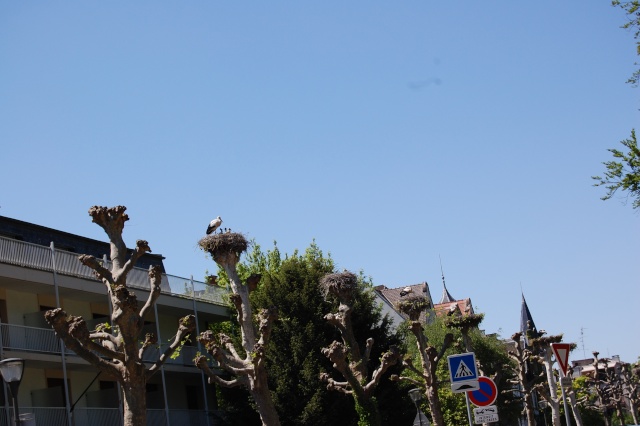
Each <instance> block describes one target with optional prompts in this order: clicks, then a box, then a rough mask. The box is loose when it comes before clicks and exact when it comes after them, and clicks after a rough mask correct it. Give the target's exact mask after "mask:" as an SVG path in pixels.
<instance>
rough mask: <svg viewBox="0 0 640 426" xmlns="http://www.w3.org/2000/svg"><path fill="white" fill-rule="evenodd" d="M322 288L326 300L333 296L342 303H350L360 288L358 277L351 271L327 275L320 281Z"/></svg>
mask: <svg viewBox="0 0 640 426" xmlns="http://www.w3.org/2000/svg"><path fill="white" fill-rule="evenodd" d="M320 286H321V287H322V290H323V292H324V297H325V298H326V297H327V296H328V295H329V294H331V295H333V296H336V297H337V298H338V300H340V301H341V302H342V301H349V300H351V298H352V297H353V294H354V292H355V291H356V289H357V288H358V277H357V276H356V274H354V273H353V272H349V271H344V272H339V273H336V274H327V275H325V276H324V277H322V278H321V279H320Z"/></svg>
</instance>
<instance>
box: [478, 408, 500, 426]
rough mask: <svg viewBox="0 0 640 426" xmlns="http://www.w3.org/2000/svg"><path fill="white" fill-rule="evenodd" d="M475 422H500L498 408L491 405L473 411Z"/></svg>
mask: <svg viewBox="0 0 640 426" xmlns="http://www.w3.org/2000/svg"><path fill="white" fill-rule="evenodd" d="M473 420H474V423H475V424H482V423H491V422H497V421H500V419H499V418H498V407H496V406H495V405H490V406H488V407H480V408H474V409H473Z"/></svg>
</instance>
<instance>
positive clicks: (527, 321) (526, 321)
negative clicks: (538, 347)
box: [520, 293, 538, 341]
mask: <svg viewBox="0 0 640 426" xmlns="http://www.w3.org/2000/svg"><path fill="white" fill-rule="evenodd" d="M520 331H521V332H522V335H523V337H525V339H526V337H527V331H532V332H533V334H537V333H538V329H537V328H536V323H535V322H533V317H532V316H531V312H530V311H529V306H527V301H526V300H525V299H524V293H523V294H522V307H521V308H520ZM528 340H529V339H527V341H528Z"/></svg>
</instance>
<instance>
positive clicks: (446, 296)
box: [439, 279, 456, 303]
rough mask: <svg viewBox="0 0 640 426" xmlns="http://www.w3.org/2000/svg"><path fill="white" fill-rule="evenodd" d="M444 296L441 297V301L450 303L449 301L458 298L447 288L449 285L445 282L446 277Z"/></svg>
mask: <svg viewBox="0 0 640 426" xmlns="http://www.w3.org/2000/svg"><path fill="white" fill-rule="evenodd" d="M442 286H443V288H442V297H441V298H440V302H439V303H449V302H455V301H456V298H455V297H453V296H452V295H451V293H449V291H448V290H447V285H446V284H445V283H444V279H443V280H442Z"/></svg>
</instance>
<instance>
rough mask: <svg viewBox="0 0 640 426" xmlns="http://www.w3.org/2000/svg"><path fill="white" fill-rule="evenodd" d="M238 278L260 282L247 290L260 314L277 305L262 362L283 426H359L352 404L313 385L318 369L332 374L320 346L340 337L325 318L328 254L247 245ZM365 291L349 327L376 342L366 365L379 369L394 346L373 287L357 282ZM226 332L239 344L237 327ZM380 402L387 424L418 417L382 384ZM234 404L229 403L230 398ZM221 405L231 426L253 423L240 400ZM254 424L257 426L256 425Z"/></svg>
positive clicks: (329, 305)
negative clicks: (257, 278) (323, 287)
mask: <svg viewBox="0 0 640 426" xmlns="http://www.w3.org/2000/svg"><path fill="white" fill-rule="evenodd" d="M237 270H238V275H239V276H240V278H241V280H243V281H247V280H248V279H249V277H251V276H256V275H259V276H260V277H261V279H260V281H259V284H258V285H257V287H256V288H254V289H253V290H251V293H250V300H251V305H252V306H253V307H254V308H255V309H256V310H257V309H265V308H269V307H277V309H278V321H277V324H276V326H275V327H274V328H273V330H272V332H271V337H270V341H269V343H268V344H267V346H266V348H265V360H266V366H267V370H268V377H269V389H271V395H272V398H273V402H274V405H275V407H276V410H277V411H278V414H279V418H280V422H281V424H282V425H292V426H293V425H300V424H304V425H345V426H352V425H356V424H357V422H358V413H357V411H356V408H355V405H354V403H353V400H352V399H350V398H345V397H344V396H343V395H340V394H339V393H337V392H331V391H329V390H328V389H327V387H326V384H325V383H322V382H321V381H320V380H318V377H319V375H320V373H321V372H323V371H331V370H332V363H331V362H330V361H329V360H327V358H326V357H325V356H323V354H322V352H321V348H322V347H323V346H325V345H326V344H327V342H330V341H332V340H335V339H337V338H339V336H340V335H339V333H338V331H337V330H336V329H335V328H334V327H333V326H332V325H330V324H329V323H327V321H326V320H325V318H324V316H325V314H326V313H327V312H330V311H332V310H334V309H335V308H336V306H337V304H335V302H332V301H326V300H325V298H324V296H323V293H322V291H321V289H320V287H319V286H318V283H319V282H320V279H321V278H322V277H323V276H325V275H326V274H329V273H332V272H335V264H334V261H333V259H332V258H331V256H330V255H325V254H324V253H323V252H322V250H321V249H320V248H319V247H318V246H317V244H316V243H315V242H312V243H311V245H310V246H309V247H308V248H307V249H306V250H305V251H304V252H302V253H301V252H298V251H294V252H293V254H291V255H286V254H282V253H281V252H280V250H279V249H278V247H277V245H275V243H274V247H273V249H271V250H267V251H266V252H265V251H263V250H262V248H261V247H260V245H259V244H256V243H255V242H252V243H251V249H250V250H249V251H248V253H247V255H246V257H245V259H244V261H243V262H241V263H239V264H238V265H237ZM217 282H218V284H219V285H222V286H225V285H228V284H227V282H228V278H227V276H226V273H225V272H224V271H223V270H219V271H218V278H217ZM359 286H360V288H361V290H362V291H360V292H358V295H357V297H356V299H355V303H354V315H353V327H354V332H355V334H356V335H358V336H359V335H365V333H368V335H369V336H371V337H373V338H374V340H375V342H376V344H375V345H374V347H373V348H372V356H371V366H372V368H375V367H377V364H378V363H379V358H380V356H381V355H382V353H383V350H384V348H385V347H386V346H387V345H389V344H393V343H396V344H399V343H400V342H399V340H398V339H397V337H395V336H394V335H392V333H391V332H390V327H389V325H390V324H389V321H388V320H387V319H385V318H382V317H381V314H380V310H379V309H378V308H377V305H376V303H375V301H374V297H373V292H372V291H370V289H371V283H370V282H369V281H368V280H367V279H365V277H364V276H362V275H361V276H360V277H359ZM233 322H234V321H232V322H231V323H230V324H227V325H226V326H225V330H226V333H227V334H229V335H230V336H231V338H232V339H233V340H234V341H238V335H237V331H234V330H237V326H236V325H234V324H233ZM376 397H377V398H378V400H379V401H383V402H382V403H381V404H380V408H381V409H380V415H381V417H382V421H383V423H384V424H393V423H394V422H395V421H396V420H397V421H399V422H402V423H410V421H411V419H412V418H413V417H412V416H413V415H415V411H413V412H412V411H411V408H412V406H411V405H410V402H408V398H406V390H405V389H402V388H400V387H398V385H397V384H395V383H391V382H390V381H388V380H382V381H381V383H380V385H379V386H378V389H377V391H376ZM230 398H233V399H230ZM220 399H221V407H228V409H230V410H231V415H230V417H232V419H231V422H232V423H233V424H244V425H252V424H256V420H255V416H253V417H252V416H249V415H248V413H247V412H248V411H252V409H251V402H250V400H249V399H248V398H247V397H246V396H243V397H241V398H238V394H237V393H236V394H229V393H227V391H226V390H224V389H223V390H222V392H221V394H220ZM258 424H259V423H258Z"/></svg>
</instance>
